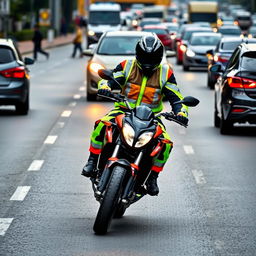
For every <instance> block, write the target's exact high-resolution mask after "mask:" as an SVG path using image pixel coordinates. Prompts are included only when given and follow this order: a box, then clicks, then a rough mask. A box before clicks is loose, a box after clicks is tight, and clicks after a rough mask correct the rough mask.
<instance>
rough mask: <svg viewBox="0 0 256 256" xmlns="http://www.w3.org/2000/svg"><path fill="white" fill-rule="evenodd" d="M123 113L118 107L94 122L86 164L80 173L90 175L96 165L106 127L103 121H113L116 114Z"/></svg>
mask: <svg viewBox="0 0 256 256" xmlns="http://www.w3.org/2000/svg"><path fill="white" fill-rule="evenodd" d="M123 113H124V112H123V111H122V110H120V109H119V108H116V109H114V110H112V111H110V112H109V113H108V114H107V115H106V116H104V117H103V118H102V119H101V120H98V121H96V122H95V127H94V131H93V132H92V135H91V144H90V148H89V151H90V155H89V158H88V161H87V163H86V165H85V166H84V168H83V170H82V175H84V176H86V177H91V176H92V173H93V171H94V169H95V168H96V166H97V163H98V159H99V155H100V153H101V151H102V149H103V146H104V136H105V129H106V126H105V124H104V121H105V122H106V121H108V122H109V121H110V122H111V121H112V122H113V121H114V119H115V117H116V116H118V115H120V114H123Z"/></svg>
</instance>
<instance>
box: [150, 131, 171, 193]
mask: <svg viewBox="0 0 256 256" xmlns="http://www.w3.org/2000/svg"><path fill="white" fill-rule="evenodd" d="M162 129H163V127H162ZM163 131H164V132H163V134H162V136H163V137H164V139H165V140H166V142H168V141H169V143H166V144H164V146H163V148H162V150H161V152H160V153H159V154H158V156H157V157H156V158H154V159H153V165H152V167H151V174H150V175H149V177H148V180H147V182H146V186H147V191H148V194H149V195H151V196H156V195H158V193H159V188H158V185H157V178H158V175H159V173H160V172H161V171H162V170H163V168H164V165H165V163H166V162H167V160H168V158H169V155H170V153H171V150H172V142H171V140H170V136H169V135H168V134H167V133H166V131H165V130H164V129H163Z"/></svg>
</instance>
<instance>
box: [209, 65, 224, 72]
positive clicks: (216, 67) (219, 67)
mask: <svg viewBox="0 0 256 256" xmlns="http://www.w3.org/2000/svg"><path fill="white" fill-rule="evenodd" d="M210 71H211V72H214V73H223V71H224V69H223V67H222V65H220V64H215V65H213V66H211V67H210Z"/></svg>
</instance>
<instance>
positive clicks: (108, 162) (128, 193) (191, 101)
mask: <svg viewBox="0 0 256 256" xmlns="http://www.w3.org/2000/svg"><path fill="white" fill-rule="evenodd" d="M99 75H100V76H101V77H102V78H103V79H106V80H111V79H112V80H114V78H113V76H112V73H111V72H110V71H108V70H100V72H99ZM116 82H117V81H116ZM99 96H102V97H105V95H99ZM107 98H110V99H112V100H113V101H117V102H120V101H122V102H125V104H126V106H127V110H126V111H125V113H124V114H122V115H119V116H117V117H116V118H115V122H104V124H105V126H106V130H105V146H104V148H103V150H102V153H101V155H100V158H99V161H98V165H97V169H96V170H95V175H94V176H93V177H92V178H91V181H92V184H93V190H94V195H95V198H96V199H97V200H98V201H99V202H100V207H99V210H98V213H97V217H96V219H95V223H94V226H93V229H94V232H95V233H96V234H105V233H107V230H108V228H109V226H110V223H111V220H112V218H113V217H116V218H120V217H122V216H123V214H124V213H125V210H126V209H127V208H128V207H129V206H130V205H131V204H133V203H135V202H137V201H138V200H139V199H141V198H142V197H143V196H144V195H146V194H147V190H146V188H145V183H146V181H147V178H148V177H149V175H150V168H151V166H152V161H153V158H154V157H156V156H157V155H158V154H159V153H160V151H161V149H162V148H163V146H164V145H165V144H172V142H171V141H169V140H166V139H164V138H163V137H162V136H161V134H162V132H163V131H162V129H161V127H160V126H159V120H160V116H163V117H165V118H166V119H167V120H169V121H174V122H177V123H179V124H180V125H183V126H185V127H186V125H184V124H182V123H180V122H179V121H178V120H177V119H176V116H175V115H174V114H173V113H169V112H165V113H160V114H157V115H155V114H154V113H153V112H152V110H151V109H150V108H148V107H147V106H138V107H135V108H134V109H132V108H131V107H130V105H129V102H128V100H127V99H126V98H125V97H124V96H122V95H119V94H113V93H110V94H109V95H108V97H107ZM178 103H182V104H185V105H187V106H191V107H192V106H196V105H197V104H198V103H199V101H198V100H197V99H195V98H193V97H191V96H188V97H185V98H184V99H183V100H181V101H179V102H176V103H175V104H178ZM160 122H161V121H160Z"/></svg>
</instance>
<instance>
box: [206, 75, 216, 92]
mask: <svg viewBox="0 0 256 256" xmlns="http://www.w3.org/2000/svg"><path fill="white" fill-rule="evenodd" d="M207 86H208V87H209V88H210V89H212V90H213V89H214V83H213V82H212V81H211V79H210V76H209V75H208V79H207Z"/></svg>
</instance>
